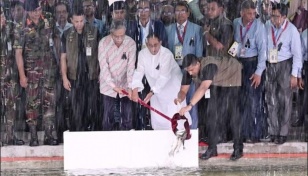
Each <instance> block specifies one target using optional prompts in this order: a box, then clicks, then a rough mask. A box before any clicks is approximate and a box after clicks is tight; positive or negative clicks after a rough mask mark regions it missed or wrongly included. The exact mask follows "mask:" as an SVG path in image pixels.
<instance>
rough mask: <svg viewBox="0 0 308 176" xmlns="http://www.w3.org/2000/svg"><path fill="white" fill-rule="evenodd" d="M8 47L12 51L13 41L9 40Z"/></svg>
mask: <svg viewBox="0 0 308 176" xmlns="http://www.w3.org/2000/svg"><path fill="white" fill-rule="evenodd" d="M7 49H8V50H9V51H12V42H7Z"/></svg>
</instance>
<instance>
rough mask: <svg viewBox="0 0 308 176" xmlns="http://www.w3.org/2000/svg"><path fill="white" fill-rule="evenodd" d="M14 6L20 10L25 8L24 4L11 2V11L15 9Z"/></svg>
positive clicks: (15, 0) (15, 1)
mask: <svg viewBox="0 0 308 176" xmlns="http://www.w3.org/2000/svg"><path fill="white" fill-rule="evenodd" d="M16 6H21V7H22V8H25V4H24V3H22V2H20V1H17V0H14V1H12V2H11V9H13V8H15V7H16Z"/></svg>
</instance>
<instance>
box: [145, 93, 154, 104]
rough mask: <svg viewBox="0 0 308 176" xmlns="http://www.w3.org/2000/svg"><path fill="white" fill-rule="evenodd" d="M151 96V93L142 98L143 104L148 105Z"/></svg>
mask: <svg viewBox="0 0 308 176" xmlns="http://www.w3.org/2000/svg"><path fill="white" fill-rule="evenodd" d="M152 96H153V93H152V92H149V93H148V94H147V96H146V97H145V98H144V100H143V101H144V102H145V103H148V102H149V101H150V99H151V97H152Z"/></svg>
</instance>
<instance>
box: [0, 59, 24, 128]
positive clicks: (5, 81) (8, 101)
mask: <svg viewBox="0 0 308 176" xmlns="http://www.w3.org/2000/svg"><path fill="white" fill-rule="evenodd" d="M0 94H1V95H0V104H1V109H0V112H1V114H0V115H1V121H3V122H4V123H5V124H6V125H10V126H13V125H14V123H15V119H16V116H17V113H16V107H17V102H18V101H21V100H20V99H21V87H20V85H19V82H18V70H17V66H16V63H15V59H14V57H6V56H4V57H3V56H1V62H0Z"/></svg>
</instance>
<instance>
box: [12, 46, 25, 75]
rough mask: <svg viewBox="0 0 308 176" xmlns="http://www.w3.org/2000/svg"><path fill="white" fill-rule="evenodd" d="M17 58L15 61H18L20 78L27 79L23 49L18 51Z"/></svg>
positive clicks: (16, 52)
mask: <svg viewBox="0 0 308 176" xmlns="http://www.w3.org/2000/svg"><path fill="white" fill-rule="evenodd" d="M15 57H16V58H15V59H16V64H17V68H18V73H19V76H20V77H26V75H25V68H24V60H23V56H22V49H16V51H15Z"/></svg>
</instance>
